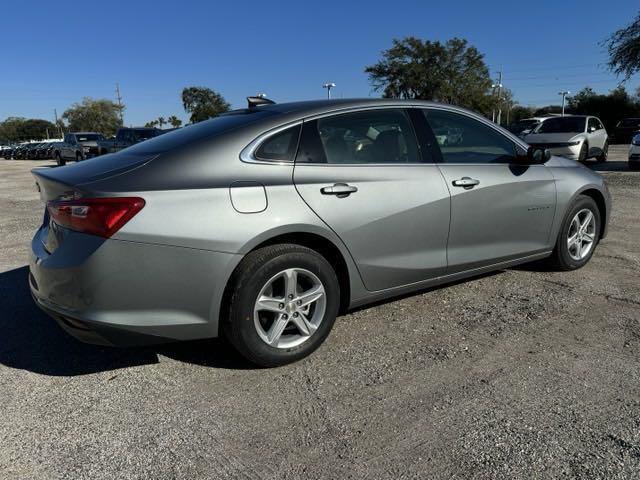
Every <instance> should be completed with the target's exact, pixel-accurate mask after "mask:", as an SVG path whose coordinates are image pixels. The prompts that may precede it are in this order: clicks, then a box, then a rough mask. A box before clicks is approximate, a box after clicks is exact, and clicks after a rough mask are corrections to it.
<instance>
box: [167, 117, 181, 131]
mask: <svg viewBox="0 0 640 480" xmlns="http://www.w3.org/2000/svg"><path fill="white" fill-rule="evenodd" d="M167 121H168V122H169V124H170V125H171V126H172V127H173V128H179V127H180V126H181V125H182V120H180V119H179V118H178V117H176V116H175V115H171V116H170V117H169V118H168V119H167Z"/></svg>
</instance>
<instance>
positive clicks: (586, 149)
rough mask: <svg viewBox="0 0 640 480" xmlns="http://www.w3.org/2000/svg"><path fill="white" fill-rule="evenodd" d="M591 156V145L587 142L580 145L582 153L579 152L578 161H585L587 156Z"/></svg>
mask: <svg viewBox="0 0 640 480" xmlns="http://www.w3.org/2000/svg"><path fill="white" fill-rule="evenodd" d="M588 156H589V145H587V143H586V142H583V143H582V146H581V147H580V153H578V161H579V162H580V163H584V162H586V161H587V157H588Z"/></svg>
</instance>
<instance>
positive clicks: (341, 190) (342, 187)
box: [320, 183, 358, 198]
mask: <svg viewBox="0 0 640 480" xmlns="http://www.w3.org/2000/svg"><path fill="white" fill-rule="evenodd" d="M357 191H358V187H355V186H353V185H348V184H346V183H334V184H333V185H332V186H330V187H322V188H321V189H320V192H322V194H324V195H336V196H338V197H339V198H343V197H347V196H349V195H351V194H352V193H355V192H357Z"/></svg>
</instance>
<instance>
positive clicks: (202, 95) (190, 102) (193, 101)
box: [182, 87, 231, 123]
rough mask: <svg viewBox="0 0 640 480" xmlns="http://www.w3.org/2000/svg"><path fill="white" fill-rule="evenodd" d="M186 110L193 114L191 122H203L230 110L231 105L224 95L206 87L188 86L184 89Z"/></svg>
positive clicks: (183, 97)
mask: <svg viewBox="0 0 640 480" xmlns="http://www.w3.org/2000/svg"><path fill="white" fill-rule="evenodd" d="M182 104H183V105H184V110H185V111H186V112H187V113H190V114H191V118H190V120H191V123H197V122H201V121H203V120H206V119H208V118H213V117H217V116H218V115H220V114H221V113H224V112H228V111H229V108H230V107H231V105H229V103H227V101H226V100H225V99H224V97H223V96H222V95H220V94H219V93H217V92H215V91H213V90H211V89H210V88H206V87H187V88H185V89H183V90H182Z"/></svg>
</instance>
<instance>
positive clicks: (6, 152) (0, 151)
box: [0, 145, 13, 160]
mask: <svg viewBox="0 0 640 480" xmlns="http://www.w3.org/2000/svg"><path fill="white" fill-rule="evenodd" d="M12 154H13V147H12V146H11V145H3V146H2V147H0V157H2V158H4V159H6V160H9V159H10V158H11V155H12Z"/></svg>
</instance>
